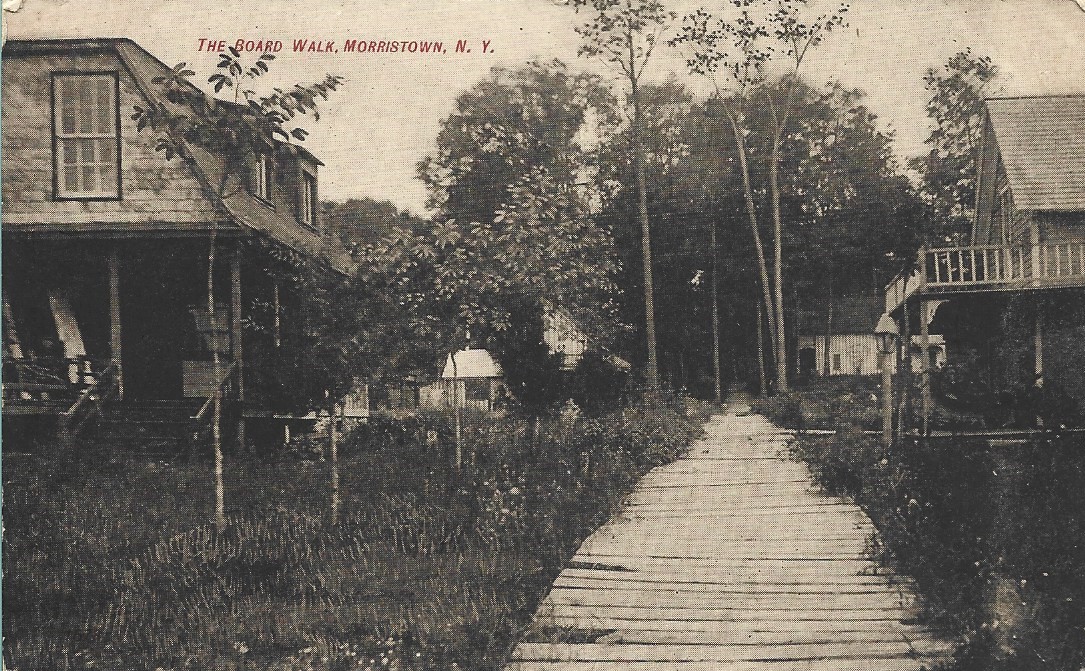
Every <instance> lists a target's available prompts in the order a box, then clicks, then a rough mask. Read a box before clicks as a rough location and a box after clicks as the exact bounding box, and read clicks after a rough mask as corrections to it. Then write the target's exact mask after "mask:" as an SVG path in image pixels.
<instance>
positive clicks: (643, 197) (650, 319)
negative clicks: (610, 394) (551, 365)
mask: <svg viewBox="0 0 1085 671" xmlns="http://www.w3.org/2000/svg"><path fill="white" fill-rule="evenodd" d="M635 73H636V70H635V69H633V68H631V69H630V76H629V84H630V88H631V91H632V98H633V127H632V129H631V130H632V136H633V163H634V169H635V171H636V179H637V216H638V218H639V219H640V239H641V255H642V256H643V257H644V319H645V332H646V334H647V336H648V364H647V371H646V376H647V378H648V388H649V390H651V391H653V392H654V391H657V390H658V389H659V363H658V361H657V359H656V318H655V296H654V289H653V284H652V235H651V228H650V226H649V223H648V192H647V189H646V187H645V184H644V182H645V178H644V146H643V144H642V142H643V140H642V138H641V109H640V89H639V84H638V81H637V76H636V74H635Z"/></svg>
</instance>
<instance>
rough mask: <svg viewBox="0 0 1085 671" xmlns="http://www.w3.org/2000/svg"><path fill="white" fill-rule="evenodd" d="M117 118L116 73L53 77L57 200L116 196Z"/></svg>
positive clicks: (117, 187)
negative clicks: (58, 198)
mask: <svg viewBox="0 0 1085 671" xmlns="http://www.w3.org/2000/svg"><path fill="white" fill-rule="evenodd" d="M117 114H118V110H117V75H116V74H115V73H102V74H54V75H53V137H54V157H53V159H54V169H55V171H56V193H57V196H58V197H60V198H119V197H120V134H119V132H118V120H117V119H118V117H117Z"/></svg>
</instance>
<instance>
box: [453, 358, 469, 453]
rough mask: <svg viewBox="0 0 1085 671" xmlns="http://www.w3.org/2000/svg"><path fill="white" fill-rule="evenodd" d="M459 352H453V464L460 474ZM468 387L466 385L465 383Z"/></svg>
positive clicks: (461, 445) (461, 436)
mask: <svg viewBox="0 0 1085 671" xmlns="http://www.w3.org/2000/svg"><path fill="white" fill-rule="evenodd" d="M458 353H459V352H457V351H456V349H455V348H453V350H452V413H453V414H454V415H455V418H456V419H455V422H456V456H455V459H454V461H453V464H454V465H455V467H456V471H457V472H459V470H460V468H461V467H462V466H463V415H462V414H461V410H460V371H459V368H458V367H457V365H456V354H458ZM464 384H465V385H466V383H464ZM466 392H467V390H466V388H465V389H464V398H465V399H466V397H467V393H466Z"/></svg>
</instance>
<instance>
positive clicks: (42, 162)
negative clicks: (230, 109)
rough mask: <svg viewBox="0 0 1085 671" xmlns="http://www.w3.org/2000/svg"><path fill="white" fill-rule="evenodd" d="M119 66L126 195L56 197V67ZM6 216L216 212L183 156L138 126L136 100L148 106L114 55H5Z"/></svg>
mask: <svg viewBox="0 0 1085 671" xmlns="http://www.w3.org/2000/svg"><path fill="white" fill-rule="evenodd" d="M62 71H68V72H72V71H85V72H94V71H99V72H101V71H114V72H117V73H118V75H119V85H120V96H119V98H118V104H119V107H120V123H121V153H120V156H121V193H122V195H121V199H120V200H103V201H86V200H67V201H59V200H55V199H54V194H53V169H54V167H53V166H54V164H53V148H52V145H53V142H52V109H51V106H50V105H51V103H50V101H51V90H50V89H51V85H52V84H51V81H52V80H51V73H52V72H62ZM2 86H3V91H4V95H3V113H2V118H0V134H2V142H3V173H4V179H3V222H4V227H5V229H6V230H13V229H17V228H19V227H26V226H30V225H34V224H48V223H52V222H63V223H77V224H90V223H123V222H176V223H186V222H188V223H199V222H206V221H209V220H210V218H211V217H212V215H213V208H212V205H211V202H210V201H209V200H208V199H207V198H206V197H205V194H204V192H203V190H202V188H201V185H200V183H199V182H198V181H197V180H196V178H195V177H194V176H193V173H192V172H191V171H190V170H189V168H188V167H186V166H185V165H184V164H183V163H182V162H181V161H180V160H178V159H176V158H175V159H173V160H172V161H167V160H166V158H165V156H164V155H163V154H162V153H161V152H156V151H155V150H154V138H155V135H154V134H153V133H151V132H147V131H144V132H142V133H141V132H139V131H138V130H137V128H136V122H135V121H133V120H132V118H131V117H132V114H133V106H135V105H146V101H145V100H144V98H143V96H142V94H141V93H140V92H139V90H138V89H137V88H136V85H135V83H134V81H133V79H132V77H131V75H130V74H129V73H128V72H127V71H126V70H125V68H124V66H123V64H122V63H121V61H120V59H119V58H118V57H117V56H116V55H115V54H111V53H99V54H97V55H95V54H93V53H90V52H88V53H87V54H86V55H48V56H40V55H35V56H17V57H13V58H8V57H5V59H4V67H3V74H2Z"/></svg>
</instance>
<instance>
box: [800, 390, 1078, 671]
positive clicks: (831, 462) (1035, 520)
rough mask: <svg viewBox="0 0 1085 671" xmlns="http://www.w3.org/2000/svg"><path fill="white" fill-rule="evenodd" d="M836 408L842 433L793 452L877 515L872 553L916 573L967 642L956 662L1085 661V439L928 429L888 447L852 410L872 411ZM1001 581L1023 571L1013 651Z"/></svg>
mask: <svg viewBox="0 0 1085 671" xmlns="http://www.w3.org/2000/svg"><path fill="white" fill-rule="evenodd" d="M831 412H832V414H833V415H834V416H835V417H837V418H838V421H839V422H840V423H839V424H838V430H837V432H836V433H835V434H834V435H827V436H815V435H800V436H799V437H798V439H797V440H796V442H795V443H793V446H792V449H793V452H794V454H795V455H796V456H797V457H798V458H800V459H802V460H803V461H805V462H806V463H807V464H808V466H809V467H810V470H811V472H812V473H813V475H814V478H815V480H816V481H817V483H818V484H819V485H820V486H822V487H823V488H825V489H826V490H828V491H830V492H832V493H836V494H841V495H847V496H851V497H853V498H854V499H855V500H856V501H857V502H858V503H859V504H860V505H862V507H863V508H864V510H866V512H867V513H868V515H870V517H871V519H872V520H873V521H874V523H875V525H876V527H877V534H876V536H875V537H874V538H872V539H871V543H870V544H869V545H870V549H871V550H872V552H874V553H876V554H877V556H878V558H880V559H882V560H884V561H887V562H891V563H892V564H893V565H894V566H895V567H896V568H899V569H900V570H901V571H902V572H903V573H905V574H908V575H910V576H912V577H913V578H914V579H915V580H916V583H917V585H918V587H919V591H920V593H921V594H923V595H924V596H925V597H926V606H927V610H926V618H927V620H928V622H929V623H930V624H932V625H934V626H937V627H939V628H941V629H943V630H944V631H946V632H947V633H948V634H950V635H952V636H955V637H957V639H958V641H959V642H961V644H962V645H961V647H960V649H959V651H958V654H957V658H956V660H955V662H954V664H953V665H952V668H953V669H955V670H956V671H972V670H975V671H979V670H980V669H990V670H996V671H1010V670H1011V669H1013V670H1018V669H1026V670H1032V669H1037V670H1039V669H1049V668H1058V669H1076V668H1080V667H1081V665H1082V664H1083V663H1085V637H1082V636H1081V635H1080V633H1081V632H1082V631H1083V627H1085V579H1082V577H1081V571H1080V567H1081V566H1082V565H1083V564H1085V550H1083V549H1082V546H1081V543H1080V539H1081V538H1082V537H1085V505H1083V503H1082V499H1081V497H1080V495H1078V494H1075V492H1078V493H1079V492H1080V491H1081V490H1082V488H1085V458H1083V456H1082V451H1081V448H1082V447H1083V445H1082V442H1083V441H1082V440H1081V439H1080V438H1074V437H1070V436H1059V435H1057V434H1050V435H1049V436H1045V437H1041V438H1037V439H1035V440H1033V441H1031V442H1030V443H1028V444H1022V445H1019V446H1015V447H1014V448H1013V449H1012V451H1010V452H1001V453H1000V452H998V451H997V450H996V449H995V448H992V447H990V446H989V445H988V443H987V441H985V440H976V439H972V440H968V439H962V438H946V439H940V440H935V439H930V440H920V439H918V438H916V439H911V440H908V441H906V444H904V445H899V446H897V448H896V449H894V450H891V451H888V452H886V451H883V450H882V448H881V447H880V445H879V444H878V442H877V440H876V438H875V437H873V436H869V435H866V434H864V433H862V432H861V431H860V430H859V429H858V427H857V426H856V424H855V423H854V422H852V423H848V422H847V421H844V420H846V418H849V417H856V416H861V415H862V413H855V412H852V411H850V410H848V409H847V408H845V407H838V408H835V409H833V410H832V411H831ZM1000 510H1001V511H1004V512H1002V513H999V511H1000ZM999 580H1003V581H1005V580H1010V581H1013V582H1014V584H1015V585H1016V589H1017V590H1018V592H1019V597H1020V600H1021V603H1022V608H1023V609H1025V610H1026V611H1027V613H1026V614H1025V615H1024V616H1023V617H1022V618H1021V626H1020V627H1019V628H1018V629H1015V631H1014V634H1015V638H1014V639H1013V641H1012V650H1010V651H1009V652H1008V653H1005V652H1004V653H1003V655H1002V656H1003V657H1005V659H1003V660H1002V661H998V660H996V656H995V655H994V652H995V645H996V637H995V636H993V635H992V631H993V630H992V626H993V623H992V622H991V619H990V618H991V616H990V614H989V613H988V612H987V610H986V604H985V601H986V599H987V598H988V596H989V595H990V594H991V590H992V589H993V588H994V585H995V584H996V583H997V582H998V581H999ZM1042 660H1047V661H1042Z"/></svg>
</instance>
